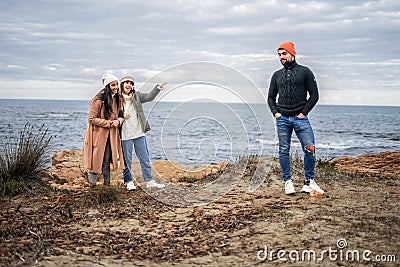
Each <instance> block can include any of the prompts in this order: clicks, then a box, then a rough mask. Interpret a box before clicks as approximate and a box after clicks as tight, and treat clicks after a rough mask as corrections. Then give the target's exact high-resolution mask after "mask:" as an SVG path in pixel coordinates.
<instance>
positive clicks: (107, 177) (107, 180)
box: [101, 137, 112, 185]
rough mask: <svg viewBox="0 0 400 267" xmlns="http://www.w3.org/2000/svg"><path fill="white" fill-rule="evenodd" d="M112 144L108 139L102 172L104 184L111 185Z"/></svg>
mask: <svg viewBox="0 0 400 267" xmlns="http://www.w3.org/2000/svg"><path fill="white" fill-rule="evenodd" d="M111 157H112V155H111V144H110V137H108V139H107V143H106V149H105V150H104V156H103V165H102V167H101V170H102V172H103V178H104V184H105V185H109V184H110V164H111Z"/></svg>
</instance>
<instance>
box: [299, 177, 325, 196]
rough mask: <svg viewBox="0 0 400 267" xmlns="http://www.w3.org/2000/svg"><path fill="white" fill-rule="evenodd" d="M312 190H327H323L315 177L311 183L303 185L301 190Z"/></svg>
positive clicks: (319, 191)
mask: <svg viewBox="0 0 400 267" xmlns="http://www.w3.org/2000/svg"><path fill="white" fill-rule="evenodd" d="M312 190H315V191H317V192H318V193H321V194H324V193H325V191H324V190H322V189H321V188H320V187H319V186H318V185H317V183H316V182H315V180H314V179H312V180H310V185H306V184H305V185H303V188H302V189H301V192H304V193H311V191H312Z"/></svg>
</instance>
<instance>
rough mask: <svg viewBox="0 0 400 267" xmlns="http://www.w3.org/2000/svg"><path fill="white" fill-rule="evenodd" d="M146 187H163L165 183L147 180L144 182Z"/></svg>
mask: <svg viewBox="0 0 400 267" xmlns="http://www.w3.org/2000/svg"><path fill="white" fill-rule="evenodd" d="M146 187H147V188H164V187H165V185H164V184H159V183H157V182H156V181H154V180H151V181H148V182H147V184H146Z"/></svg>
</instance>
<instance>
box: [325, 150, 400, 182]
mask: <svg viewBox="0 0 400 267" xmlns="http://www.w3.org/2000/svg"><path fill="white" fill-rule="evenodd" d="M330 162H332V163H334V164H335V168H336V169H337V170H338V171H340V172H344V173H351V174H359V175H362V176H367V177H376V178H400V151H399V152H384V153H380V154H368V155H361V156H358V157H354V158H351V157H344V158H337V159H333V160H331V161H330Z"/></svg>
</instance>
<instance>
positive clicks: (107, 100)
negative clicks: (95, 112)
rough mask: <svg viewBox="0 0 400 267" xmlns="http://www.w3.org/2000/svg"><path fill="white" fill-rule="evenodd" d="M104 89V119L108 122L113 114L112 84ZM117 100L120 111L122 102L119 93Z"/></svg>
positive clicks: (116, 96)
mask: <svg viewBox="0 0 400 267" xmlns="http://www.w3.org/2000/svg"><path fill="white" fill-rule="evenodd" d="M104 89H105V90H104V94H103V101H104V117H105V119H106V120H108V119H109V118H110V114H111V112H112V100H113V96H112V93H111V89H110V84H107V85H106V87H105V88H104ZM115 100H116V101H117V107H118V110H120V107H121V102H120V96H119V93H118V92H117V93H116V94H115Z"/></svg>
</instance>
